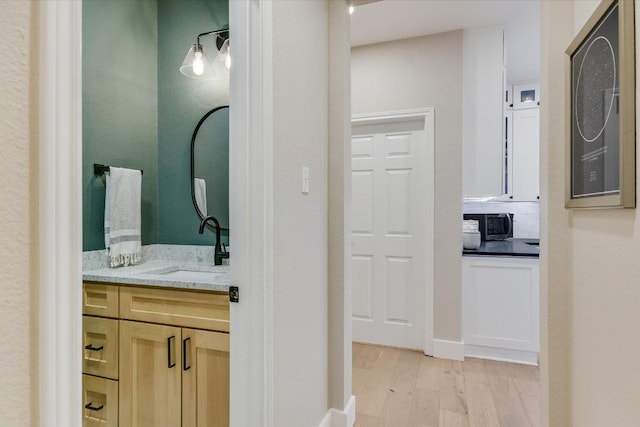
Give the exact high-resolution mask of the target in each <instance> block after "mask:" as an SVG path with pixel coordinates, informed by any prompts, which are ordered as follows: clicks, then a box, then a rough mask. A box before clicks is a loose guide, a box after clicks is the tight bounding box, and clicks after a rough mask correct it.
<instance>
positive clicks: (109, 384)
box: [82, 375, 118, 427]
mask: <svg viewBox="0 0 640 427" xmlns="http://www.w3.org/2000/svg"><path fill="white" fill-rule="evenodd" d="M82 406H83V409H82V427H118V382H117V381H113V380H108V379H106V378H100V377H94V376H92V375H83V376H82Z"/></svg>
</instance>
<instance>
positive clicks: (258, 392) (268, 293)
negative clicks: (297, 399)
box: [229, 0, 273, 427]
mask: <svg viewBox="0 0 640 427" xmlns="http://www.w3.org/2000/svg"><path fill="white" fill-rule="evenodd" d="M271 8H272V5H271V3H270V2H265V1H262V0H250V1H232V2H230V3H229V25H230V27H232V28H233V29H234V44H233V51H234V62H233V72H232V73H231V75H230V88H229V90H230V105H231V109H230V110H229V132H230V140H231V141H232V143H231V144H230V145H229V164H230V168H229V171H230V173H229V187H230V189H229V190H230V191H229V196H230V197H229V219H230V228H231V229H232V230H233V246H234V254H233V262H232V263H231V282H232V283H234V284H237V285H238V286H239V287H240V302H239V303H238V304H231V313H230V317H231V318H230V321H231V334H230V342H231V348H230V350H231V354H232V355H235V356H233V357H231V362H230V363H231V366H230V369H231V374H230V375H231V378H232V381H231V384H230V411H231V413H230V417H231V420H230V421H231V422H230V424H231V425H233V426H264V427H271V426H273V378H272V372H273V360H272V359H273V325H272V323H273V322H272V314H271V311H272V307H273V303H272V289H273V274H272V267H271V266H272V264H273V262H272V259H271V257H270V253H271V251H269V250H268V247H269V246H268V245H270V244H272V242H273V238H272V234H273V233H272V223H273V221H272V207H271V203H272V199H273V197H272V193H273V191H272V182H271V176H272V172H271V168H272V163H273V162H272V154H271V150H272V140H273V138H272V131H271V102H272V97H271V70H272V65H271V62H272V58H271V57H272V54H271V40H272V37H271Z"/></svg>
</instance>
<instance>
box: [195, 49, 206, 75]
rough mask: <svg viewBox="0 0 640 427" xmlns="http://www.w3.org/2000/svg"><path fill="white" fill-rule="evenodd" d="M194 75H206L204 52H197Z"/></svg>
mask: <svg viewBox="0 0 640 427" xmlns="http://www.w3.org/2000/svg"><path fill="white" fill-rule="evenodd" d="M192 67H193V74H195V75H196V76H201V75H202V73H204V62H203V61H202V52H199V51H196V52H195V54H194V57H193V65H192Z"/></svg>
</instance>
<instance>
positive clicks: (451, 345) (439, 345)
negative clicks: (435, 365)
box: [433, 339, 464, 361]
mask: <svg viewBox="0 0 640 427" xmlns="http://www.w3.org/2000/svg"><path fill="white" fill-rule="evenodd" d="M433 357H437V358H439V359H450V360H459V361H463V360H464V343H463V342H462V341H447V340H439V339H434V340H433Z"/></svg>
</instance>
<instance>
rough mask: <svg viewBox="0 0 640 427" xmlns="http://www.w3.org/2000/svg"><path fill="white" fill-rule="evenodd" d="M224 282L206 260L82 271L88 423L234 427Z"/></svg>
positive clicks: (224, 271)
mask: <svg viewBox="0 0 640 427" xmlns="http://www.w3.org/2000/svg"><path fill="white" fill-rule="evenodd" d="M201 250H210V248H207V249H201ZM147 252H148V251H147ZM146 256H147V257H148V256H149V254H148V253H147V254H146ZM228 289H229V284H228V266H219V267H213V266H212V265H211V264H209V263H198V262H184V261H172V260H162V259H151V260H148V261H146V262H144V263H143V264H141V265H137V266H132V267H124V268H119V269H109V268H99V269H95V270H87V271H85V273H84V283H83V292H82V295H83V314H84V316H83V333H82V337H83V338H82V347H83V348H82V352H83V425H84V426H87V427H90V426H109V427H111V426H154V427H160V426H179V425H182V426H201V425H206V426H228V425H229V292H228Z"/></svg>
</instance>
